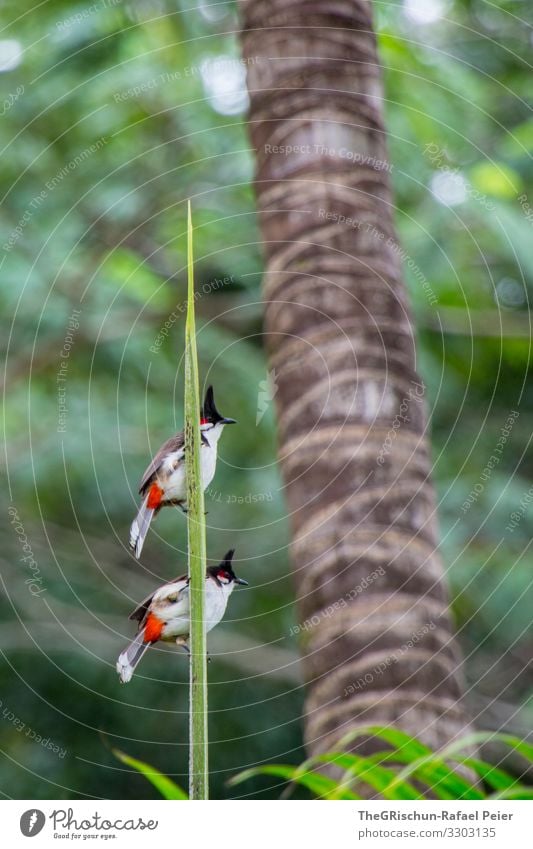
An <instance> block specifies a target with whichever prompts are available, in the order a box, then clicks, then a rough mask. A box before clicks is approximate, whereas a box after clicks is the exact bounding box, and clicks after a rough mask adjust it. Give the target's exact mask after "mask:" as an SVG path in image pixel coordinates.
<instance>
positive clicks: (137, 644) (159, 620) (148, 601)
mask: <svg viewBox="0 0 533 849" xmlns="http://www.w3.org/2000/svg"><path fill="white" fill-rule="evenodd" d="M234 554H235V549H231V550H230V551H228V552H227V554H225V555H224V558H223V560H222V561H221V562H220V563H219V564H218V566H209V567H208V568H207V570H206V575H205V579H206V583H205V626H206V632H208V631H211V630H212V629H213V628H214V627H215V625H218V623H219V622H220V620H221V619H222V617H223V616H224V613H225V612H226V605H227V603H228V599H229V597H230V595H231V593H232V592H233V590H234V589H235V587H236V586H237V585H242V586H245V587H247V586H248V582H247V581H244V580H243V579H242V578H238V577H237V575H236V574H235V572H234V571H233V567H232V560H233V555H234ZM189 604H190V594H189V577H188V576H187V575H182V577H180V578H176V580H174V581H172V582H171V583H170V584H165V585H164V586H162V587H160V588H159V589H158V590H156V591H155V592H154V593H152V594H151V595H149V596H148V597H147V598H145V599H144V601H142V602H141V603H140V604H139V605H138V606H137V607H136V608H135V610H134V611H133V613H132V614H130V617H129V618H130V619H136V620H137V621H138V623H139V626H138V631H137V634H136V636H135V638H134V639H133V640H132V642H131V643H130V644H129V646H128V647H127V648H126V649H124V651H123V652H122V653H121V654H120V655H119V658H118V660H117V672H118V675H119V678H120V681H121V682H122V684H127V683H128V681H131V679H132V677H133V673H134V671H135V668H136V666H137V664H138V663H139V661H140V660H141V658H142V656H143V655H144V653H145V651H146V650H147V649H148V648H150V646H152V645H153V644H154V643H157V642H158V640H163V641H165V642H173V641H174V642H175V643H176V645H178V646H182V647H183V648H184V649H185V650H186V651H187V652H189V646H188V642H189V631H190V606H189Z"/></svg>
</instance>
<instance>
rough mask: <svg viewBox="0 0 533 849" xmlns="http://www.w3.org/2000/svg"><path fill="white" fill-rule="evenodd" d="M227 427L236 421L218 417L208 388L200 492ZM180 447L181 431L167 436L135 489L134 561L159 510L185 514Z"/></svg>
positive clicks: (182, 451) (208, 479) (182, 442)
mask: <svg viewBox="0 0 533 849" xmlns="http://www.w3.org/2000/svg"><path fill="white" fill-rule="evenodd" d="M227 424H236V420H235V419H228V418H226V417H224V416H221V415H220V413H219V412H218V410H217V408H216V405H215V396H214V392H213V387H212V386H209V387H208V389H207V391H206V393H205V399H204V403H203V406H202V409H201V411H200V438H201V447H200V471H201V475H202V484H203V488H204V490H205V489H206V488H207V487H208V486H209V484H210V483H211V481H212V480H213V477H214V474H215V469H216V463H217V446H218V440H219V439H220V436H221V434H222V431H223V430H224V427H225V425H227ZM184 446H185V435H184V431H181V432H180V433H177V434H176V435H175V436H171V437H170V439H167V441H166V442H164V443H163V445H162V446H161V448H160V449H159V451H158V452H157V454H156V455H155V457H154V459H153V460H152V462H151V463H150V465H149V466H148V468H147V469H146V471H145V473H144V475H143V478H142V480H141V485H140V488H139V493H140V494H141V495H142V496H143V500H142V503H141V506H140V507H139V511H138V513H137V516H136V517H135V519H134V520H133V522H132V524H131V528H130V548H132V549H133V551H134V552H135V556H136V557H137V558H139V557H140V556H141V551H142V548H143V545H144V540H145V538H146V534H147V533H148V528H149V527H150V522H151V521H152V519H153V517H154V516H155V515H156V513H157V512H158V511H159V510H160V509H161V507H165V506H166V505H170V504H177V505H178V506H179V507H181V509H182V510H183V511H184V512H185V513H186V512H187V506H186V505H187V481H186V476H185V449H184Z"/></svg>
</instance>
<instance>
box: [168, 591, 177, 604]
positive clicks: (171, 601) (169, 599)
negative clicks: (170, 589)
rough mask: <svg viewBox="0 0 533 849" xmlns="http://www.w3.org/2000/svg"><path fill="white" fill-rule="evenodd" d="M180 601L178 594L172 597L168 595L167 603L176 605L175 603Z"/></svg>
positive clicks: (173, 594)
mask: <svg viewBox="0 0 533 849" xmlns="http://www.w3.org/2000/svg"><path fill="white" fill-rule="evenodd" d="M177 600H178V593H172V595H167V601H169V602H170V603H171V604H174V602H175V601H177Z"/></svg>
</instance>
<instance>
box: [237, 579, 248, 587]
mask: <svg viewBox="0 0 533 849" xmlns="http://www.w3.org/2000/svg"><path fill="white" fill-rule="evenodd" d="M233 580H234V581H235V583H236V584H239V585H240V586H241V587H249V586H250V584H249V583H248V581H245V580H244V578H237V577H235V578H234V579H233Z"/></svg>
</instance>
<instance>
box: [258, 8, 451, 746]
mask: <svg viewBox="0 0 533 849" xmlns="http://www.w3.org/2000/svg"><path fill="white" fill-rule="evenodd" d="M242 9H243V16H244V26H243V33H242V43H243V50H244V60H245V62H246V65H247V74H248V87H249V92H250V97H251V113H250V132H251V136H252V140H253V144H254V146H255V148H256V152H257V175H256V189H257V196H258V206H259V214H260V226H261V234H262V239H263V242H264V249H265V253H266V261H267V267H266V273H265V277H264V300H265V312H266V317H265V336H266V340H267V344H268V348H269V356H270V368H271V370H272V371H273V373H274V375H275V383H276V387H277V392H276V396H275V397H276V403H277V409H278V418H279V440H280V462H281V466H282V470H283V475H284V479H285V483H286V494H287V500H288V506H289V512H290V519H291V524H292V539H293V542H292V563H293V570H294V579H295V583H296V590H297V598H298V605H299V615H300V617H301V618H300V625H299V629H296V630H299V636H300V638H301V647H302V657H303V664H304V671H305V676H306V681H307V687H308V695H307V700H306V716H305V734H306V741H307V746H308V749H309V751H310V752H311V753H317V752H321V751H325V750H328V749H330V748H331V747H333V746H334V745H335V744H336V743H337V741H338V740H339V738H340V737H341V736H342V735H343V734H345V733H346V732H347V731H348V730H351V729H353V728H354V727H356V726H358V725H363V724H368V723H379V724H384V725H386V724H389V723H391V724H393V725H395V726H397V727H401V728H403V729H404V730H406V731H407V732H410V733H413V734H417V735H418V736H420V737H421V738H422V739H424V740H425V741H426V742H427V743H428V744H429V745H431V746H433V747H437V746H439V745H441V744H442V743H444V742H446V741H448V740H450V739H452V738H454V737H456V736H457V735H458V734H459V733H461V732H463V731H464V729H465V725H466V722H467V720H466V715H465V712H464V711H463V708H462V706H461V701H460V700H461V677H460V672H459V664H460V659H459V657H458V653H457V650H456V647H455V645H454V640H453V637H452V630H451V625H450V618H449V614H448V602H447V596H446V590H445V586H444V582H443V567H442V562H441V559H440V556H439V553H438V550H437V526H436V521H435V503H434V497H433V490H432V485H431V481H430V477H429V474H430V466H431V460H430V456H429V451H428V445H427V440H426V419H425V413H424V399H423V395H424V386H423V383H422V381H421V380H420V378H419V377H418V375H417V372H416V351H415V344H414V336H413V327H412V323H411V319H410V315H409V307H408V303H407V297H406V290H405V286H404V283H403V279H402V267H401V264H402V255H401V252H400V248H399V245H398V243H397V241H396V235H395V230H394V224H393V203H392V198H391V191H390V186H389V171H390V167H391V166H389V165H388V164H387V147H386V135H385V130H384V124H383V114H382V112H383V105H382V95H381V75H380V68H379V64H378V60H377V53H376V41H375V36H374V33H373V30H372V20H371V9H370V4H369V2H367V0H247V2H243V3H242ZM427 288H428V287H426V291H427ZM429 292H431V290H430V289H429ZM431 297H432V299H433V302H434V301H435V299H434V296H433V294H432V293H431Z"/></svg>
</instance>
